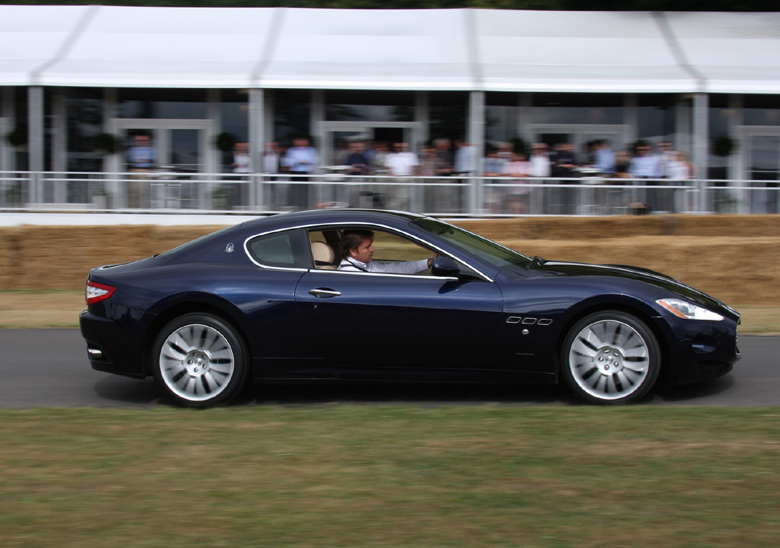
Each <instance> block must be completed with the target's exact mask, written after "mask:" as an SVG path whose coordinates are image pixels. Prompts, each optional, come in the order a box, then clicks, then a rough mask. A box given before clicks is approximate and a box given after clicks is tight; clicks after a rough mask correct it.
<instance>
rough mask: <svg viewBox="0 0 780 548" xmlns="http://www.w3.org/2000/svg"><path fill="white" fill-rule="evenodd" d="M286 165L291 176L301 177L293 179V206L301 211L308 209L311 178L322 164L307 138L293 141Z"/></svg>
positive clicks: (286, 158)
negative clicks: (308, 183) (307, 183)
mask: <svg viewBox="0 0 780 548" xmlns="http://www.w3.org/2000/svg"><path fill="white" fill-rule="evenodd" d="M284 163H285V165H286V166H287V167H288V168H289V173H290V175H298V176H299V177H293V178H291V182H292V183H298V184H293V185H292V187H293V192H292V194H293V196H292V200H291V201H292V205H293V206H295V207H297V208H299V209H307V208H308V206H309V186H308V185H306V184H300V183H306V182H308V181H309V176H310V175H312V174H313V173H314V171H315V170H316V169H317V166H318V165H319V163H320V157H319V155H318V154H317V151H316V150H315V149H314V147H312V146H310V145H309V139H308V138H307V137H298V138H297V139H294V140H293V146H292V147H290V148H289V149H288V150H287V154H286V155H285V157H284Z"/></svg>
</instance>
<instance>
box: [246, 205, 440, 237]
mask: <svg viewBox="0 0 780 548" xmlns="http://www.w3.org/2000/svg"><path fill="white" fill-rule="evenodd" d="M423 217H425V216H424V215H421V214H417V213H408V212H405V211H387V210H379V209H353V208H342V209H314V210H306V211H298V212H295V213H283V214H279V215H274V216H271V217H264V218H262V219H254V220H252V221H247V222H245V223H243V224H242V227H243V229H246V230H248V231H258V232H259V231H263V232H266V231H272V230H281V229H285V228H294V227H298V226H310V225H317V224H331V223H344V224H350V223H376V224H389V225H392V226H398V225H399V224H400V225H407V224H409V222H410V221H413V220H415V219H420V218H423Z"/></svg>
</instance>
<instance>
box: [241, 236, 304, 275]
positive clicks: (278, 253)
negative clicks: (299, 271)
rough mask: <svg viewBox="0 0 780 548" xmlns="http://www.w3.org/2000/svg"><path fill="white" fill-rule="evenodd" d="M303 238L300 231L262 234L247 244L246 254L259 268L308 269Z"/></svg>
mask: <svg viewBox="0 0 780 548" xmlns="http://www.w3.org/2000/svg"><path fill="white" fill-rule="evenodd" d="M304 238H305V235H304V234H303V233H302V232H301V231H300V230H288V231H285V232H275V233H273V234H264V235H261V236H256V237H254V238H252V239H251V240H249V241H248V242H247V252H248V253H249V256H250V257H251V258H252V260H253V261H254V262H255V263H257V264H259V265H261V266H272V267H278V268H309V262H310V260H309V255H308V253H307V246H306V245H304V244H305V240H304Z"/></svg>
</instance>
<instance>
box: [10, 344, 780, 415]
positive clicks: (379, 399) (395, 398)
mask: <svg viewBox="0 0 780 548" xmlns="http://www.w3.org/2000/svg"><path fill="white" fill-rule="evenodd" d="M739 346H740V350H741V351H742V360H741V361H740V362H738V363H737V365H736V366H735V368H734V371H732V372H731V373H730V374H729V375H726V376H725V377H721V378H719V379H714V380H711V381H707V382H704V383H699V384H695V385H689V386H683V387H677V388H673V389H665V390H657V391H655V393H654V394H653V395H652V396H650V397H648V398H647V399H646V400H645V401H644V402H643V403H644V404H646V405H718V406H759V405H780V337H756V336H752V337H751V336H741V337H740V338H739ZM0 379H2V381H0V408H6V409H8V408H15V409H29V408H36V407H98V408H106V407H124V408H149V407H156V406H170V405H172V403H171V402H170V400H168V399H167V398H166V397H165V396H164V394H163V391H162V390H161V389H160V388H158V387H157V385H156V384H155V383H154V381H153V380H152V379H151V378H148V379H146V380H143V381H139V380H135V379H129V378H125V377H120V376H117V375H110V374H107V373H100V372H98V371H94V370H93V369H92V368H91V367H90V366H89V363H88V361H87V357H86V348H85V345H84V341H83V340H82V338H81V334H80V332H79V331H78V330H77V329H8V330H0ZM332 402H342V403H359V404H371V403H397V404H404V403H411V404H416V405H479V404H485V403H497V404H501V405H535V404H556V403H557V404H561V405H576V404H579V403H581V401H580V400H578V399H577V398H575V397H573V396H572V395H571V394H570V393H569V392H568V390H566V389H565V388H564V387H552V386H512V385H500V386H493V385H480V386H474V385H392V386H385V385H347V386H344V385H340V386H332V385H305V386H300V385H289V386H267V387H254V388H252V389H250V390H248V391H247V393H246V395H245V396H244V397H242V398H241V399H240V400H239V401H238V402H237V405H256V404H281V405H285V404H294V405H321V404H323V403H332Z"/></svg>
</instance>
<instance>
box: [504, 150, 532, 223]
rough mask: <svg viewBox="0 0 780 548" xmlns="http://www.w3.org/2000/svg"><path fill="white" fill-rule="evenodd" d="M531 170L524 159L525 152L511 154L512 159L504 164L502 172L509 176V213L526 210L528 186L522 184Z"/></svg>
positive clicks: (525, 211)
mask: <svg viewBox="0 0 780 548" xmlns="http://www.w3.org/2000/svg"><path fill="white" fill-rule="evenodd" d="M529 171H531V165H530V164H529V163H528V162H527V161H526V158H525V154H513V155H512V161H511V162H506V163H505V164H504V174H505V175H507V176H509V177H511V179H510V184H512V187H511V188H510V189H509V195H508V196H507V202H508V203H507V208H508V211H509V213H512V214H514V215H520V214H522V213H527V212H528V188H527V187H525V186H523V184H524V183H525V182H526V181H525V180H524V179H525V178H526V177H528V173H529Z"/></svg>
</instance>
